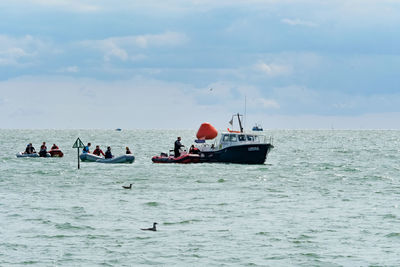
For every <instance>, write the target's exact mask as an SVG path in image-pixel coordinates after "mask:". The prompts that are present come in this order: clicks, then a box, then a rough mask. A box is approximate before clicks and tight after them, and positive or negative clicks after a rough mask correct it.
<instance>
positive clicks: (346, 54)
mask: <svg viewBox="0 0 400 267" xmlns="http://www.w3.org/2000/svg"><path fill="white" fill-rule="evenodd" d="M399 14H400V1H398V0H343V1H342V0H330V1H324V0H318V1H317V0H293V1H292V0H279V1H278V0H230V1H228V0H219V1H215V0H214V1H211V0H163V1H155V0H147V1H126V0H113V1H105V0H57V1H54V0H12V1H11V0H8V1H7V0H0V18H1V19H0V128H25V129H26V128H38V129H42V128H43V129H44V128H45V129H48V128H59V129H70V128H79V129H82V128H101V129H113V128H122V129H195V128H197V127H199V125H200V124H201V123H202V122H210V123H212V124H213V125H215V126H216V127H217V128H219V129H225V128H226V127H228V126H229V125H228V121H229V120H230V119H231V116H232V114H234V113H237V112H240V113H241V114H243V113H245V112H246V127H247V128H251V126H253V125H254V124H255V123H261V124H262V126H263V127H264V128H266V129H332V128H334V129H400V74H399V73H400V34H399V29H400V15H399Z"/></svg>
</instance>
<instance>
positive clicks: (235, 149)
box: [200, 144, 274, 164]
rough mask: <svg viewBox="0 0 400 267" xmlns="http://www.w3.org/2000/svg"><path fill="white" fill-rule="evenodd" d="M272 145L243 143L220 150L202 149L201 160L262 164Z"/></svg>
mask: <svg viewBox="0 0 400 267" xmlns="http://www.w3.org/2000/svg"><path fill="white" fill-rule="evenodd" d="M273 147H274V146H273V145H271V144H244V145H237V146H230V147H226V148H223V149H220V150H212V151H202V152H201V154H200V161H201V162H205V163H206V162H224V163H239V164H264V162H265V160H266V159H267V155H268V153H269V152H270V150H271V149H272V148H273Z"/></svg>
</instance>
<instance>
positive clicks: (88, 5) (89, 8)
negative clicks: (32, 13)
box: [14, 0, 101, 12]
mask: <svg viewBox="0 0 400 267" xmlns="http://www.w3.org/2000/svg"><path fill="white" fill-rule="evenodd" d="M14 1H15V0H14ZM16 1H17V2H21V3H24V4H27V3H30V4H31V5H34V6H36V5H38V6H41V7H47V8H57V9H61V10H64V11H65V10H69V11H74V12H95V11H99V10H100V9H101V5H99V4H98V3H96V4H94V1H85V0H56V1H54V0H28V1H22V0H16Z"/></svg>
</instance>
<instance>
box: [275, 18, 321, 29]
mask: <svg viewBox="0 0 400 267" xmlns="http://www.w3.org/2000/svg"><path fill="white" fill-rule="evenodd" d="M281 22H282V23H284V24H287V25H290V26H306V27H316V26H317V24H315V23H314V22H311V21H306V20H301V19H282V20H281Z"/></svg>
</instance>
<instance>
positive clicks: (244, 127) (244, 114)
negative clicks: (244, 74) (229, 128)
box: [242, 95, 247, 132]
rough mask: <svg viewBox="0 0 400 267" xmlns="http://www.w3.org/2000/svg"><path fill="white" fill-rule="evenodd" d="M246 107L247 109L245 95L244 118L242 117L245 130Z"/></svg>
mask: <svg viewBox="0 0 400 267" xmlns="http://www.w3.org/2000/svg"><path fill="white" fill-rule="evenodd" d="M246 107H247V98H246V95H244V117H243V125H244V128H246V122H247V118H246V111H247V110H246ZM242 132H243V131H242Z"/></svg>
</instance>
